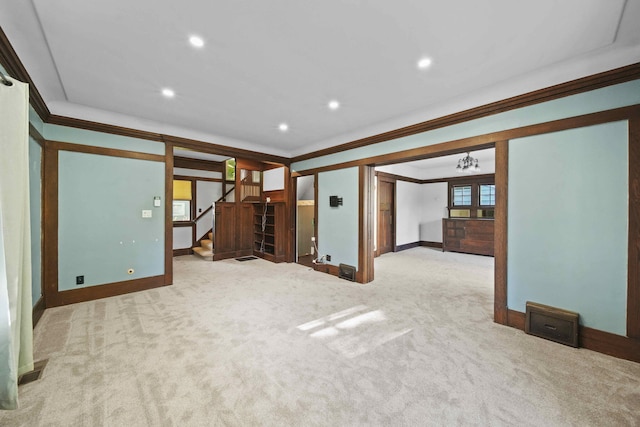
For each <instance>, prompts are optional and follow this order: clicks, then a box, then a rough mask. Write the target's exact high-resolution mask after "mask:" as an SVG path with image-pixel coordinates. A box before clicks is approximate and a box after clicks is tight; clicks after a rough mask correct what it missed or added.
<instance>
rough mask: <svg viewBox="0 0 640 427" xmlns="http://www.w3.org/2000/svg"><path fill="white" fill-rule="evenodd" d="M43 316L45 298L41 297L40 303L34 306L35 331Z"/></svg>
mask: <svg viewBox="0 0 640 427" xmlns="http://www.w3.org/2000/svg"><path fill="white" fill-rule="evenodd" d="M43 314H44V298H42V297H40V299H38V301H37V302H36V305H34V306H33V311H32V313H31V316H32V322H33V328H34V329H35V327H36V325H37V324H38V322H39V321H40V319H41V318H42V315H43Z"/></svg>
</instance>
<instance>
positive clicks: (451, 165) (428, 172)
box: [376, 148, 496, 179]
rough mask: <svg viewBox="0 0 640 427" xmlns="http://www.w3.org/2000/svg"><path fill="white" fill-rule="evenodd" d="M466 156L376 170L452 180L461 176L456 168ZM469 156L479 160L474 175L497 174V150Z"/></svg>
mask: <svg viewBox="0 0 640 427" xmlns="http://www.w3.org/2000/svg"><path fill="white" fill-rule="evenodd" d="M466 155H467V153H460V154H452V155H448V156H440V157H433V158H430V159H425V160H416V161H412V162H404V163H400V164H393V165H386V166H376V170H377V171H381V172H387V173H392V174H395V175H401V176H405V177H409V178H415V179H441V178H452V177H457V176H460V173H459V172H458V171H457V169H456V167H457V166H458V160H460V159H461V158H462V157H465V156H466ZM469 155H470V156H471V157H473V158H474V159H476V160H478V166H479V167H480V170H479V171H478V172H473V174H490V173H495V172H496V149H495V148H487V149H484V150H476V151H471V152H470V153H469Z"/></svg>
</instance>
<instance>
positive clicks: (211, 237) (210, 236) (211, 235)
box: [209, 233, 213, 242]
mask: <svg viewBox="0 0 640 427" xmlns="http://www.w3.org/2000/svg"><path fill="white" fill-rule="evenodd" d="M209 240H211V241H212V242H213V233H209Z"/></svg>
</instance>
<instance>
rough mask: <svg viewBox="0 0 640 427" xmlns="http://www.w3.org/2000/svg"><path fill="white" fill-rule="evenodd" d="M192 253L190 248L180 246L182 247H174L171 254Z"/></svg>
mask: <svg viewBox="0 0 640 427" xmlns="http://www.w3.org/2000/svg"><path fill="white" fill-rule="evenodd" d="M191 254H193V249H191V248H182V249H174V250H173V256H174V257H176V256H182V255H191Z"/></svg>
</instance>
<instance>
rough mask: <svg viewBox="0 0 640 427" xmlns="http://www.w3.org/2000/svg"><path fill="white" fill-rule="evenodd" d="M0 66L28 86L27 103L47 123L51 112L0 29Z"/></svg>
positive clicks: (0, 28)
mask: <svg viewBox="0 0 640 427" xmlns="http://www.w3.org/2000/svg"><path fill="white" fill-rule="evenodd" d="M0 64H2V65H3V66H4V68H5V69H6V70H7V73H9V74H10V75H11V76H12V77H14V78H16V79H18V80H20V81H22V82H25V83H28V84H29V103H30V104H31V106H32V107H33V109H34V110H36V113H38V115H39V116H40V118H41V119H42V120H43V121H47V119H48V118H49V116H50V115H51V112H50V111H49V108H48V107H47V104H46V103H45V102H44V99H43V98H42V96H41V95H40V92H38V88H36V85H34V84H33V80H31V76H29V73H28V72H27V69H26V68H25V67H24V65H22V61H20V58H19V57H18V54H17V53H16V51H15V50H14V49H13V46H11V43H10V42H9V39H8V38H7V35H6V34H5V33H4V31H3V30H2V27H0Z"/></svg>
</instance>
